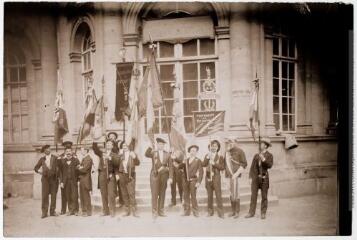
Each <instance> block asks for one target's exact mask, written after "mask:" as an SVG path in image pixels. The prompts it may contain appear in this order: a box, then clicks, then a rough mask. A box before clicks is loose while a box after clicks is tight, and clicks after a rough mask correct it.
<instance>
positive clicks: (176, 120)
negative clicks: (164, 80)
mask: <svg viewBox="0 0 357 240" xmlns="http://www.w3.org/2000/svg"><path fill="white" fill-rule="evenodd" d="M172 112H173V117H172V121H171V130H170V133H169V137H170V144H171V147H172V148H174V149H175V150H180V151H181V152H182V153H183V154H184V153H185V148H186V139H185V138H184V136H183V132H184V126H183V120H182V111H181V105H180V87H179V86H177V85H176V84H175V85H174V105H173V108H172Z"/></svg>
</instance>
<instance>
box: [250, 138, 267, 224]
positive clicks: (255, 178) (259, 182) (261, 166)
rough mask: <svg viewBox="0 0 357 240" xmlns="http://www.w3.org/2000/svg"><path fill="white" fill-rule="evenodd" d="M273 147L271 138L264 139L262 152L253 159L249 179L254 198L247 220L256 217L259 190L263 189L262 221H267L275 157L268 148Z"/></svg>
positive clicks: (251, 201)
mask: <svg viewBox="0 0 357 240" xmlns="http://www.w3.org/2000/svg"><path fill="white" fill-rule="evenodd" d="M269 147H271V142H270V139H269V138H263V139H262V140H261V145H260V148H261V152H260V153H259V154H256V155H255V156H254V158H253V162H252V165H251V167H250V171H249V178H250V179H251V181H252V183H251V191H252V196H251V199H250V208H249V213H248V215H247V216H245V217H246V218H251V217H253V216H254V215H255V209H256V206H257V196H258V190H259V189H261V193H262V202H261V215H260V217H261V219H265V217H266V211H267V208H268V189H269V172H268V169H270V168H271V167H272V166H273V155H272V154H271V153H270V152H268V150H267V149H268V148H269Z"/></svg>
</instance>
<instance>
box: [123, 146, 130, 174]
mask: <svg viewBox="0 0 357 240" xmlns="http://www.w3.org/2000/svg"><path fill="white" fill-rule="evenodd" d="M129 154H130V152H129V151H126V152H124V162H123V166H124V172H125V173H126V171H127V166H128V161H129V156H130V155H129Z"/></svg>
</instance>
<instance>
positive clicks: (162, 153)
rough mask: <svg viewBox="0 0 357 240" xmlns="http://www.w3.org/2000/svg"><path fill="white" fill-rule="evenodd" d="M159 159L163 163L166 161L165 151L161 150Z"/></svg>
mask: <svg viewBox="0 0 357 240" xmlns="http://www.w3.org/2000/svg"><path fill="white" fill-rule="evenodd" d="M159 158H160V161H161V162H162V161H163V160H164V151H162V150H159Z"/></svg>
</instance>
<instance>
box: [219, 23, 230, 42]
mask: <svg viewBox="0 0 357 240" xmlns="http://www.w3.org/2000/svg"><path fill="white" fill-rule="evenodd" d="M215 30H216V35H217V38H218V39H229V38H230V35H229V27H228V26H227V27H219V26H217V27H215Z"/></svg>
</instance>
